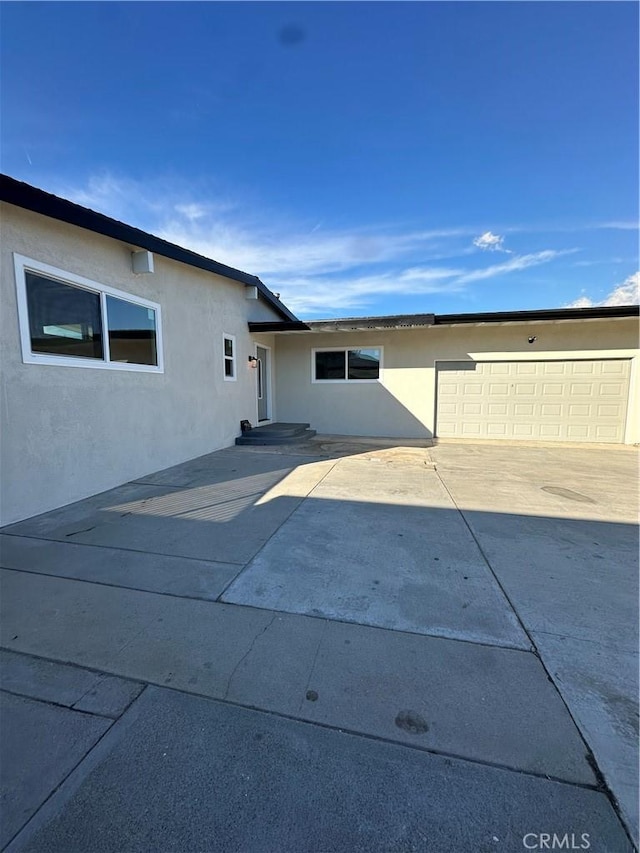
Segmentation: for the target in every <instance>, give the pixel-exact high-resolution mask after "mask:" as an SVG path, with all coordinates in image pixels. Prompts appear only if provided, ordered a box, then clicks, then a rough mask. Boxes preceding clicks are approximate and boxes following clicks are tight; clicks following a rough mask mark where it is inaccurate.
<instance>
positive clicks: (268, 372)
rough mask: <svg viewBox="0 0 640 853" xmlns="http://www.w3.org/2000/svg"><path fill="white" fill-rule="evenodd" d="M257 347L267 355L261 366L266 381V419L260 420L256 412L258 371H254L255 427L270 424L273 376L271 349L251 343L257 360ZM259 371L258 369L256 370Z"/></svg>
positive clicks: (264, 389)
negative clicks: (264, 363)
mask: <svg viewBox="0 0 640 853" xmlns="http://www.w3.org/2000/svg"><path fill="white" fill-rule="evenodd" d="M258 347H260V348H261V349H263V350H265V351H266V353H267V364H266V365H264V366H263V369H264V377H263V379H265V380H266V381H265V382H264V388H263V391H265V392H266V397H267V418H266V420H264V421H261V420H260V413H259V410H258V370H256V381H255V387H254V391H255V401H256V425H257V426H265V425H266V424H270V423H271V422H272V421H273V390H272V389H273V376H272V370H271V363H272V360H273V359H272V354H271V347H270V346H267V344H259V343H257V342H256V341H254V342H253V352H254V355H255V357H256V359H257V358H258ZM258 369H259V368H258Z"/></svg>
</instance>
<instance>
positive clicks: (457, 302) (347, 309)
mask: <svg viewBox="0 0 640 853" xmlns="http://www.w3.org/2000/svg"><path fill="white" fill-rule="evenodd" d="M0 11H1V16H2V54H3V57H2V90H1V95H2V139H1V142H2V149H1V150H2V171H4V172H6V173H8V174H10V175H12V176H14V177H16V178H19V179H21V180H24V181H27V182H29V183H31V184H34V185H36V186H40V187H42V188H44V189H47V190H49V191H52V192H55V193H57V194H59V195H63V196H65V197H67V198H71V199H73V200H75V201H78V202H80V203H82V204H85V205H87V206H88V207H91V208H93V209H96V210H100V211H102V212H104V213H107V214H109V215H110V216H114V217H116V218H118V219H122V220H124V221H125V222H128V223H130V224H133V225H136V226H138V227H142V228H144V229H146V230H149V231H151V232H153V233H156V234H159V235H161V236H164V237H166V238H167V239H170V240H173V241H175V242H177V243H180V244H182V245H185V246H188V247H189V248H192V249H195V250H196V251H199V252H201V253H203V254H206V255H208V256H210V257H213V258H215V259H217V260H219V261H222V262H224V263H228V264H231V265H232V266H236V267H239V268H240V269H243V270H246V271H247V272H251V273H254V274H257V275H259V276H260V277H261V278H262V279H263V281H264V282H265V283H266V284H267V285H268V286H269V287H271V289H272V290H274V291H276V292H279V293H281V295H282V298H283V300H284V301H285V302H286V303H287V304H288V305H289V306H290V307H291V308H292V310H294V311H295V312H296V313H298V315H299V316H301V317H305V318H311V317H333V316H362V315H368V314H394V313H407V312H423V311H424V312H431V311H433V312H436V313H451V312H465V311H498V310H517V309H535V308H547V307H557V306H563V305H569V304H578V305H590V304H602V303H608V304H615V303H616V302H618V303H619V302H621V301H622V302H625V301H629V300H637V287H638V274H637V272H638V230H637V223H638V52H637V43H636V42H637V32H638V6H637V4H636V3H632V2H629V3H627V2H603V3H600V2H585V3H583V2H558V3H556V2H514V3H511V2H494V3H491V2H487V3H485V2H472V3H465V2H448V3H435V2H434V3H432V2H416V3H401V2H394V3H384V2H381V3H368V2H353V3H341V2H329V3H296V2H287V3H269V2H266V3H249V2H247V3H245V2H237V3H205V2H202V3H170V2H167V3H155V2H141V3H117V2H110V3H81V2H74V3H29V2H25V3H6V2H5V3H3V4H2V8H1V10H0Z"/></svg>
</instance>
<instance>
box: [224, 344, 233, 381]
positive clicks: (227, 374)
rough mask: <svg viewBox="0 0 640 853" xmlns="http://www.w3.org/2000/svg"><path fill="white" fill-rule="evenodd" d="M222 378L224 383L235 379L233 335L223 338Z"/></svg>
mask: <svg viewBox="0 0 640 853" xmlns="http://www.w3.org/2000/svg"><path fill="white" fill-rule="evenodd" d="M223 353H224V378H225V381H226V382H229V381H233V380H235V378H236V339H235V337H234V336H233V335H224V336H223Z"/></svg>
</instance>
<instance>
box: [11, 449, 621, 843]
mask: <svg viewBox="0 0 640 853" xmlns="http://www.w3.org/2000/svg"><path fill="white" fill-rule="evenodd" d="M427 445H428V442H419V441H415V442H409V441H403V442H402V445H401V446H398V443H397V442H393V441H388V442H385V441H382V440H373V439H353V438H346V437H342V438H340V437H327V436H318V437H316V438H315V439H313V440H312V441H310V442H308V443H307V444H304V445H295V446H284V447H264V448H257V447H256V448H253V447H234V448H229V449H227V450H223V451H220V452H218V453H213V454H210V455H208V456H204V457H201V458H199V459H194V460H192V461H190V462H187V463H185V464H183V465H179V466H176V467H174V468H171V469H168V470H165V471H161V472H158V473H156V474H154V475H151V476H149V477H145V478H142V479H141V480H138V481H135V482H132V483H127V484H125V485H123V486H121V487H119V488H117V489H113V490H111V491H109V492H106V493H103V494H101V495H97V496H95V497H93V498H89V499H87V500H85V501H81V502H79V503H76V504H73V505H70V506H67V507H64V508H62V509H59V510H56V511H54V512H49V513H47V514H45V515H42V516H38V517H35V518H32V519H28V520H26V521H22V522H19V523H17V524H14V525H11V526H9V527H6V528H4V529H3V530H2V535H1V537H0V540H1V541H0V563H1V566H2V586H1V592H2V600H1V604H2V647H3V650H4V651H3V652H2V664H3V681H2V688H3V691H2V693H1V694H0V695H1V698H2V703H3V704H2V711H1V713H2V717H1V718H0V721H1V723H2V728H1V731H0V735H1V737H0V741H1V746H2V751H3V754H2V761H1V763H0V770H1V774H2V805H3V815H4V819H3V822H2V833H1V835H0V846H3V847H5V846H6V849H7V850H8V851H12V853H14V851H23V850H24V851H38V853H40V851H60V853H63V851H64V853H72V851H78V853H87V851H91V853H94V851H109V853H114V851H118V853H124V851H140V853H150V851H160V850H162V851H163V852H164V851H174V850H175V851H187V850H188V851H196V850H198V851H214V850H224V851H228V850H238V851H243V852H244V851H274V853H275V851H296V853H299V851H313V853H321V851H322V853H330V852H331V851H357V850H362V851H365V850H366V851H410V850H424V851H427V850H428V851H467V850H469V851H471V850H473V851H493V850H503V851H511V850H523V849H527V848H526V846H525V845H524V844H523V838H524V837H525V836H527V834H531V833H533V834H534V835H536V836H537V835H539V834H540V833H548V834H550V835H551V836H552V835H553V834H554V833H556V834H557V835H558V836H559V837H562V836H564V835H568V836H569V837H570V836H571V834H572V833H573V834H574V836H575V841H576V844H580V841H581V837H582V836H583V835H584V834H586V835H588V838H589V842H590V848H591V849H592V850H598V851H615V853H618V851H622V850H631V849H633V845H632V843H631V840H630V839H631V838H635V839H636V841H637V833H638V816H637V760H638V752H637V650H638V637H637V625H638V612H637V607H638V605H637V601H638V592H637V581H638V532H637V527H636V526H635V524H636V520H637V471H638V468H637V465H638V458H637V453H636V451H635V450H634V449H631V448H622V447H621V448H615V447H602V446H598V447H596V446H582V447H579V448H578V447H572V446H551V445H519V446H517V445H508V444H504V443H495V444H490V443H485V444H466V443H451V444H446V443H445V444H439V445H437V446H434V447H430V446H427ZM528 838H529V843H531V844H532V843H534V840H535V839H534V838H533V836H531V835H529V836H528ZM529 849H534V848H529Z"/></svg>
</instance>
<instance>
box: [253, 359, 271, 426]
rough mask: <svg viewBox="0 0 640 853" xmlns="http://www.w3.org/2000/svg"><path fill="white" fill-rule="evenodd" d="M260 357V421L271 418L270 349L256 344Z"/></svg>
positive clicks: (258, 377)
mask: <svg viewBox="0 0 640 853" xmlns="http://www.w3.org/2000/svg"><path fill="white" fill-rule="evenodd" d="M256 357H257V359H258V375H257V386H258V422H260V421H268V420H269V350H268V349H265V348H264V347H259V346H256Z"/></svg>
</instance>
